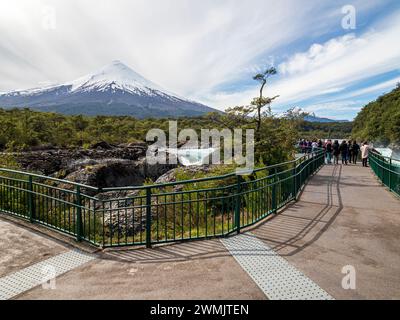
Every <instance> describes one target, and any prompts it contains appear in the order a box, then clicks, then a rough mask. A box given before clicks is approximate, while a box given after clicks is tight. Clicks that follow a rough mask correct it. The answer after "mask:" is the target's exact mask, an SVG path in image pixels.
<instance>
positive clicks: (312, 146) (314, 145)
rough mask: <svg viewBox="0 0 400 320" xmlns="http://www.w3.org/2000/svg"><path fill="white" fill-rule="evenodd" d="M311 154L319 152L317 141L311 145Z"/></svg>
mask: <svg viewBox="0 0 400 320" xmlns="http://www.w3.org/2000/svg"><path fill="white" fill-rule="evenodd" d="M311 148H312V149H311V152H312V153H315V150H317V148H318V142H317V141H316V140H314V141H313V142H312V144H311Z"/></svg>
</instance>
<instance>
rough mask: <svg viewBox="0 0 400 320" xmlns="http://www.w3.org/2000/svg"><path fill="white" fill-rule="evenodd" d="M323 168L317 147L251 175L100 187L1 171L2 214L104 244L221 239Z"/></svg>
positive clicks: (272, 208) (269, 210)
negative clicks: (132, 185)
mask: <svg viewBox="0 0 400 320" xmlns="http://www.w3.org/2000/svg"><path fill="white" fill-rule="evenodd" d="M323 164H324V153H323V151H322V150H318V151H315V152H313V153H308V154H305V155H303V156H301V157H300V158H298V159H296V160H293V161H289V162H285V163H281V164H278V165H274V166H268V167H265V168H261V169H257V170H255V171H254V173H253V174H252V175H250V176H237V175H235V174H234V173H232V174H228V175H224V176H217V177H211V178H204V179H197V180H187V181H177V182H173V183H166V184H157V185H149V186H140V187H124V188H107V189H102V190H100V189H98V188H94V187H90V186H86V185H82V184H77V183H73V182H70V181H66V180H59V179H54V178H50V177H46V176H41V175H37V174H31V173H27V172H21V171H15V170H10V169H3V168H0V212H2V213H5V214H10V215H13V216H17V217H20V218H23V219H26V220H29V221H31V222H32V223H38V224H42V225H44V226H46V227H49V228H52V229H55V230H58V231H60V232H63V233H66V234H68V235H71V236H74V237H76V239H77V240H78V241H81V240H83V241H86V242H89V243H91V244H93V245H96V246H101V247H114V246H132V245H146V246H147V247H150V246H151V245H153V244H159V243H166V242H175V241H183V240H195V239H204V238H210V237H218V236H226V235H228V234H231V233H234V232H237V233H239V232H240V230H241V229H243V228H245V227H248V226H250V225H252V224H254V223H256V222H258V221H260V220H262V219H264V218H265V217H267V216H269V215H271V214H274V213H276V212H277V210H278V209H280V208H282V207H283V206H285V205H286V204H287V203H288V202H290V201H292V200H295V199H296V198H297V196H298V194H299V192H300V191H301V189H302V188H303V186H304V185H305V184H306V182H307V180H308V178H309V177H310V176H311V175H312V174H313V173H315V172H316V171H317V170H318V169H319V168H320V167H321V166H322V165H323Z"/></svg>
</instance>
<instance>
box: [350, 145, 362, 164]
mask: <svg viewBox="0 0 400 320" xmlns="http://www.w3.org/2000/svg"><path fill="white" fill-rule="evenodd" d="M359 152H360V146H359V145H358V144H357V141H356V140H354V141H353V145H352V153H351V159H350V162H353V163H354V164H357V159H358V154H359Z"/></svg>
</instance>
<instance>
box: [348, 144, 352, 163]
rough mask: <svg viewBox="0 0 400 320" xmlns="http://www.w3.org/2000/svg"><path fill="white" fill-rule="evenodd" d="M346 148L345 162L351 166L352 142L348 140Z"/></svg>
mask: <svg viewBox="0 0 400 320" xmlns="http://www.w3.org/2000/svg"><path fill="white" fill-rule="evenodd" d="M347 146H348V151H347V160H348V162H349V164H352V161H351V159H352V156H353V141H351V140H349V142H348V143H347Z"/></svg>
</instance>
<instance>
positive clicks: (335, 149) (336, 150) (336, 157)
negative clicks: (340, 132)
mask: <svg viewBox="0 0 400 320" xmlns="http://www.w3.org/2000/svg"><path fill="white" fill-rule="evenodd" d="M332 150H333V163H334V164H339V154H340V147H339V141H337V140H335V142H334V143H333V145H332Z"/></svg>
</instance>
